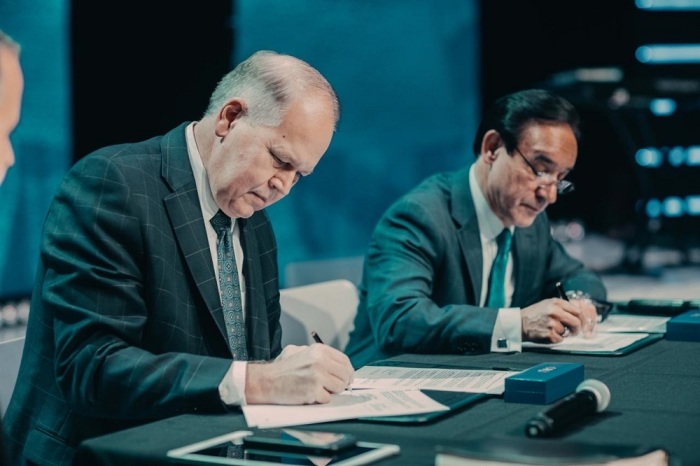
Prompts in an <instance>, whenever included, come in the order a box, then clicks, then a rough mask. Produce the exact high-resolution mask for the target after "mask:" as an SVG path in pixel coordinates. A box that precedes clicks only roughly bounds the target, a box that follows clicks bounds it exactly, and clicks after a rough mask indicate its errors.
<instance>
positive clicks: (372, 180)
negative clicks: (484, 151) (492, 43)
mask: <svg viewBox="0 0 700 466" xmlns="http://www.w3.org/2000/svg"><path fill="white" fill-rule="evenodd" d="M234 5H235V6H234V9H233V11H234V19H233V21H234V22H233V28H234V57H233V62H234V63H237V62H239V61H241V60H243V59H245V58H246V57H248V56H249V55H250V54H252V53H253V52H255V51H256V50H260V49H269V50H275V51H277V52H283V53H289V54H292V55H295V56H298V57H300V58H302V59H304V60H306V61H308V62H309V63H310V64H312V65H313V66H315V67H316V68H318V69H319V70H320V71H321V72H322V73H323V74H324V75H325V76H326V77H327V78H328V79H329V81H330V82H331V83H332V84H333V86H334V87H335V89H336V92H337V93H338V96H339V98H340V102H341V107H342V116H341V122H340V125H339V127H338V131H337V134H336V135H335V137H334V139H333V142H332V144H331V146H330V148H329V150H328V152H327V153H326V155H325V156H324V158H323V159H322V160H321V162H320V163H319V165H318V166H317V167H316V170H315V172H314V173H313V175H312V176H310V177H308V178H306V179H303V180H302V181H301V182H300V183H299V184H298V185H297V186H296V187H295V188H294V190H293V191H292V193H291V194H290V195H289V196H288V197H287V198H285V199H283V200H282V201H280V202H278V203H277V204H275V205H273V206H272V207H270V208H269V212H270V215H271V217H272V220H273V225H274V228H275V232H276V234H277V240H278V247H279V261H280V270H282V271H284V267H285V266H286V265H287V264H289V263H290V262H298V261H309V260H319V259H335V258H341V257H348V256H359V255H363V254H364V253H365V250H366V247H367V244H368V242H369V239H370V235H371V232H372V230H373V228H374V226H375V224H376V222H377V221H378V220H379V217H380V216H381V215H382V213H383V212H384V211H385V210H386V208H387V207H388V206H389V205H390V204H391V203H392V202H393V201H394V200H396V199H397V198H398V197H399V196H401V195H402V194H404V193H405V192H407V191H408V190H410V189H411V188H412V187H413V186H415V185H416V184H418V183H419V182H420V181H421V180H422V179H424V178H426V177H428V176H430V175H432V174H433V173H437V172H439V171H444V170H452V169H456V168H458V167H461V166H464V165H465V164H467V163H470V162H471V161H472V160H473V154H472V151H471V149H470V147H471V141H472V138H473V135H474V132H475V130H476V126H477V124H478V116H479V111H480V107H481V101H480V98H479V83H478V76H479V68H478V66H479V65H478V64H479V56H478V52H479V29H478V24H479V22H478V11H477V10H478V2H476V1H466V2H465V1H464V0H441V1H439V2H425V1H423V0H405V1H401V2H397V1H395V0H375V1H371V2H358V1H355V0H337V1H294V2H282V1H275V0H240V1H237V2H235V3H234ZM282 283H283V284H284V276H283V277H282Z"/></svg>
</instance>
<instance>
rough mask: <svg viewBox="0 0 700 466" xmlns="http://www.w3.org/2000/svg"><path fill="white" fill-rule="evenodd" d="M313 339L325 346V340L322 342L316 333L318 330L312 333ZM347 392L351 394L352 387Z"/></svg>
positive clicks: (348, 387)
mask: <svg viewBox="0 0 700 466" xmlns="http://www.w3.org/2000/svg"><path fill="white" fill-rule="evenodd" d="M311 337H312V338H313V339H314V341H315V342H316V343H320V344H322V345H325V343H324V342H323V340H321V337H320V336H318V333H316V330H312V331H311ZM346 390H347V391H349V392H350V393H352V387H351V386H350V385H348V386H347V388H346Z"/></svg>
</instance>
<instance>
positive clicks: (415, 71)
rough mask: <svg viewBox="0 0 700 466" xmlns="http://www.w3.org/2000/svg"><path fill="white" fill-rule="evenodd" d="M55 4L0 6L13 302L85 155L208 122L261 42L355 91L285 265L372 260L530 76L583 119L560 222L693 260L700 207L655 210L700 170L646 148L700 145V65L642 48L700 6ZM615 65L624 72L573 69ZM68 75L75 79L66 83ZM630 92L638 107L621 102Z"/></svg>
mask: <svg viewBox="0 0 700 466" xmlns="http://www.w3.org/2000/svg"><path fill="white" fill-rule="evenodd" d="M51 8H53V10H52V9H51ZM51 8H48V7H47V6H46V5H44V7H41V2H38V1H34V0H28V1H27V2H18V1H15V0H9V1H8V2H7V3H3V4H2V5H0V27H3V28H4V29H6V30H7V31H8V32H10V34H12V35H14V36H15V37H16V38H17V39H18V40H19V41H20V42H21V43H23V57H22V61H23V65H24V69H25V78H26V90H25V99H24V110H23V115H22V121H21V123H20V127H18V130H17V131H16V133H17V134H16V135H14V136H15V137H14V140H15V142H16V143H15V147H16V151H17V160H18V161H17V164H16V166H15V167H14V168H13V169H12V170H11V171H10V173H9V174H8V179H6V181H5V183H4V185H3V186H2V188H0V203H2V204H4V205H0V211H2V214H3V215H2V218H3V220H2V221H0V241H7V244H8V245H9V244H12V247H9V246H7V247H5V248H4V249H3V248H1V247H0V298H2V297H3V296H11V295H17V294H26V293H28V292H30V291H31V285H32V281H33V270H34V266H35V264H36V256H37V254H38V243H39V235H40V229H41V226H42V225H43V216H44V215H45V211H46V209H47V208H48V203H49V202H50V200H51V198H52V195H53V192H54V191H55V188H56V186H57V184H58V182H59V181H60V178H61V177H62V175H63V173H64V172H65V170H67V169H68V167H69V166H70V165H71V164H72V163H74V162H75V161H77V160H79V159H80V158H81V157H84V156H85V155H86V154H88V153H89V152H91V151H92V150H95V149H97V148H99V147H102V146H105V145H109V144H116V143H123V142H133V141H140V140H143V139H146V138H149V137H152V136H154V135H158V134H163V133H164V132H166V131H168V130H169V129H171V128H173V127H174V126H176V125H178V124H179V123H181V122H182V121H186V120H193V119H197V118H199V116H200V115H201V114H202V112H203V110H204V109H205V108H206V105H207V101H208V97H209V95H210V93H211V91H212V90H213V88H214V86H215V85H216V83H217V81H218V80H219V79H220V78H221V76H223V75H224V74H225V73H226V72H227V71H229V70H230V69H231V68H232V66H233V65H235V63H237V61H239V60H240V59H242V58H245V56H247V54H248V53H250V51H251V50H254V49H256V48H257V47H279V48H280V49H282V50H280V51H283V52H286V53H293V54H294V53H296V52H297V51H299V50H301V51H303V53H305V54H306V55H304V56H302V58H306V59H308V60H309V61H310V62H311V63H312V64H314V65H318V67H319V69H320V70H321V71H322V73H324V74H326V75H327V76H328V77H329V80H331V82H333V83H334V85H336V86H337V87H338V90H339V94H344V95H341V103H343V105H344V109H346V110H348V111H347V112H345V113H344V118H343V119H341V125H340V127H339V131H338V133H337V135H336V137H335V138H334V142H333V144H332V145H331V149H330V150H329V154H328V157H324V160H323V161H322V164H321V166H320V167H319V170H318V175H315V176H314V177H311V179H310V180H308V181H307V180H305V181H304V183H303V185H302V184H300V185H299V187H297V188H295V190H294V191H293V192H292V194H291V195H290V196H289V198H288V199H286V200H285V201H283V202H280V203H279V204H276V205H274V206H272V208H271V209H270V213H271V216H272V218H273V223H274V225H275V230H276V233H277V235H278V240H279V241H280V243H281V244H282V245H283V246H282V247H281V248H280V268H281V270H282V272H283V273H284V267H285V264H287V263H291V262H295V261H305V260H319V259H327V258H338V257H341V258H342V257H355V256H361V255H363V254H364V252H365V247H366V244H367V243H368V241H369V237H370V234H371V230H372V228H373V225H375V224H376V222H377V220H378V218H379V216H380V215H381V214H382V213H383V212H384V211H385V210H386V208H387V207H388V205H389V204H390V203H391V202H393V200H394V199H396V198H397V197H398V196H400V195H401V194H403V193H404V192H406V191H407V190H408V189H410V187H412V186H415V185H416V184H417V183H418V182H419V181H420V180H422V179H423V178H425V177H427V176H429V175H430V174H432V173H434V172H436V171H441V170H448V169H454V168H458V167H460V166H462V165H464V164H465V163H469V162H470V160H471V159H470V157H471V151H470V147H471V138H472V135H473V132H474V130H475V121H476V119H477V117H478V114H479V113H480V112H481V110H483V108H484V107H485V106H486V105H488V104H489V103H491V102H492V101H493V100H494V99H496V98H497V97H500V96H502V95H504V94H506V93H509V92H513V91H516V90H520V89H524V88H529V87H546V88H550V89H553V90H555V91H557V92H559V93H561V94H562V95H564V96H565V97H567V98H568V99H570V100H571V101H572V102H573V103H574V104H575V105H576V106H577V108H578V109H579V111H580V112H581V115H582V119H583V132H584V137H583V140H582V141H581V146H580V148H579V159H578V163H577V166H576V169H575V170H574V172H573V173H572V174H571V176H570V178H571V180H572V181H574V182H575V183H576V186H577V188H576V191H575V192H574V193H573V194H571V195H569V196H566V197H561V198H560V199H559V201H558V202H557V203H556V204H555V205H553V206H550V207H549V208H548V213H549V215H550V217H551V218H552V219H553V220H554V222H555V224H566V223H567V222H576V223H580V224H581V225H582V226H583V227H584V228H585V231H586V232H587V233H598V234H601V235H603V236H604V237H606V238H611V239H614V240H617V241H621V242H623V243H624V245H625V249H626V251H627V250H629V251H632V252H633V253H634V254H633V256H634V257H636V258H637V260H638V259H639V258H640V257H642V255H641V254H639V251H642V252H643V251H644V250H645V249H646V248H648V247H653V246H655V245H659V246H664V247H671V248H674V249H678V250H680V251H681V252H682V253H683V254H686V257H690V256H689V254H688V251H690V250H692V248H697V247H698V246H700V245H699V244H698V243H699V242H700V240H699V236H698V235H697V232H698V229H699V228H698V227H700V224H699V223H700V222H699V220H698V219H699V218H700V217H698V216H682V217H678V218H670V217H664V216H661V217H658V218H650V217H648V216H647V215H646V213H645V206H646V203H647V201H648V200H649V199H658V200H663V199H664V198H666V197H668V196H671V195H677V196H679V197H680V198H684V197H685V196H698V195H699V192H698V188H697V185H698V183H697V182H696V181H695V180H697V179H698V175H700V172H699V171H700V168H698V165H695V166H686V165H683V166H680V167H673V166H670V165H669V164H668V163H664V164H663V165H662V166H661V167H659V168H658V169H653V170H652V169H648V168H642V167H640V166H639V165H638V164H636V163H635V162H634V157H635V152H636V151H637V149H639V148H641V147H660V148H661V149H662V150H663V151H664V154H667V153H668V151H669V150H671V149H672V148H674V147H676V146H681V147H686V148H687V147H689V146H693V145H695V144H697V137H696V134H697V132H696V131H694V128H697V127H700V118H699V117H698V114H699V113H700V112H698V110H699V109H700V100H699V99H698V96H699V95H700V89H699V87H700V86H699V84H698V83H699V79H698V77H700V69H698V65H673V66H669V65H664V66H658V65H656V66H654V65H643V64H640V63H638V62H637V61H636V59H635V56H634V53H635V50H636V49H637V47H639V46H640V45H642V44H648V43H700V13H699V12H697V11H695V12H668V11H661V12H648V11H642V10H639V9H637V8H636V6H635V2H634V0H615V1H610V0H591V1H587V2H562V1H558V0H529V1H525V0H472V1H469V0H464V1H459V0H442V1H441V2H440V4H439V5H437V6H431V7H426V3H425V2H422V0H406V1H405V2H400V3H398V2H394V1H393V0H391V1H390V0H377V1H373V2H371V3H363V2H359V3H355V2H353V1H347V0H339V1H334V2H325V1H321V0H304V1H300V2H292V3H290V2H286V1H283V0H279V1H275V0H235V1H218V0H217V1H214V2H208V3H207V4H206V5H193V4H190V3H186V2H177V1H175V2H166V1H163V0H155V1H151V2H148V8H145V6H144V2H143V0H141V1H135V0H124V1H120V2H117V3H114V2H113V3H103V2H93V1H89V0H73V1H72V2H70V3H69V4H67V5H63V4H61V5H60V6H59V5H54V6H52V7H51ZM62 15H64V16H62ZM270 18H271V19H270ZM454 18H457V19H454ZM13 21H14V23H13ZM382 31H385V32H384V33H383V34H382ZM242 32H245V33H242ZM412 36H417V37H412ZM63 41H65V42H63ZM35 44H41V45H42V47H38V46H35ZM59 45H60V46H61V47H59ZM62 47H63V49H66V50H68V51H69V52H68V53H67V56H66V57H65V58H63V56H62V52H61V51H62ZM377 49H378V50H379V52H377ZM383 54H385V55H389V57H388V59H387V61H388V62H389V65H387V66H386V67H385V68H382V67H381V65H382V63H381V61H382V57H383ZM238 55H240V56H238ZM346 56H347V58H346ZM396 56H399V57H401V58H398V59H397V58H396ZM367 57H369V60H370V61H368V58H367ZM402 57H406V58H402ZM436 57H437V58H436ZM462 57H464V61H462ZM54 59H55V60H54ZM392 59H393V61H392ZM61 60H63V61H61ZM371 60H374V61H371ZM402 60H403V61H402ZM344 61H346V62H349V63H344ZM424 63H425V65H423V64H424ZM378 65H379V66H378ZM600 67H606V68H613V69H616V70H619V71H620V72H622V73H623V76H624V79H623V80H622V81H621V82H617V83H605V84H601V83H585V82H574V81H569V82H568V83H565V84H562V81H561V80H559V81H555V80H553V77H554V76H559V77H561V76H562V75H563V74H565V73H569V72H571V71H572V70H576V69H580V68H600ZM372 72H374V74H372ZM62 73H65V74H66V75H67V80H68V85H65V84H64V83H63V82H62V81H61V79H57V78H59V77H61V76H60V74H62ZM661 80H665V83H666V84H665V89H666V90H665V91H664V92H660V91H659V84H660V82H661ZM431 81H434V86H433V89H431ZM336 83H338V84H336ZM669 83H670V84H669ZM52 86H53V87H52ZM371 87H376V89H374V92H375V94H374V95H372V96H370V97H369V98H368V97H367V95H366V94H367V91H368V90H371V89H368V88H371ZM620 90H622V91H624V92H625V93H627V95H628V96H630V102H636V103H635V104H634V105H632V104H629V105H626V106H622V107H619V108H612V107H611V106H610V99H611V96H612V95H613V94H614V93H615V92H619V91H620ZM414 92H416V93H418V97H419V98H422V99H424V100H425V101H426V102H439V105H440V107H439V108H438V110H437V111H435V112H434V114H432V115H431V114H429V112H428V115H427V117H426V116H423V115H421V118H425V121H419V122H416V121H417V120H418V119H416V118H414V116H415V115H414V114H412V113H410V112H414V111H415V108H413V107H412V105H413V104H414V101H415V102H418V101H416V100H415V99H416V95H415V94H414ZM41 93H43V94H42V95H41V97H38V94H41ZM392 93H393V94H392ZM384 94H392V95H391V98H388V99H384V97H385V95H384ZM46 96H48V97H46ZM657 96H659V97H674V98H676V99H677V101H678V103H679V111H678V112H677V113H676V114H675V115H673V116H670V117H655V116H653V115H651V113H650V112H649V111H648V108H647V106H645V105H646V104H644V102H646V101H648V100H649V99H650V98H651V97H657ZM358 97H359V98H358ZM362 97H364V99H362ZM61 99H66V100H67V104H65V103H64V102H61V101H60V100H61ZM392 99H393V100H392ZM450 99H451V100H453V102H450ZM635 99H636V100H635ZM645 99H646V100H645ZM403 101H405V102H403ZM640 102H641V103H640ZM397 103H399V104H405V105H404V107H402V108H401V109H397V108H393V107H392V106H393V105H395V104H397ZM61 109H64V110H61ZM59 111H61V112H64V113H66V114H67V116H66V117H64V118H63V119H61V116H60V115H62V114H61V113H58V112H59ZM350 111H353V114H352V115H351V114H350ZM358 113H362V115H359V116H358ZM406 123H411V124H406ZM61 125H63V126H61ZM64 127H65V128H67V130H66V129H64ZM69 133H70V136H69V135H68V134H69ZM51 138H53V139H51ZM64 138H69V139H70V141H69V143H68V144H64V143H63V142H62V141H63V140H64ZM44 139H46V140H44ZM54 140H58V141H59V142H58V143H56V142H54ZM356 140H357V141H358V142H356ZM343 144H344V145H343ZM61 151H64V152H66V153H68V155H67V157H66V159H67V160H65V161H64V160H63V159H60V157H59V156H62V154H61ZM326 159H327V160H328V161H326ZM59 160H60V161H59ZM339 188H342V189H339ZM699 199H700V198H699ZM699 202H700V201H699ZM8 206H15V207H14V208H13V209H9V208H8ZM6 210H9V211H10V212H9V213H8V212H6ZM3 229H4V230H7V231H4V230H3ZM635 251H636V253H635ZM628 260H632V261H634V260H635V259H634V258H632V259H629V257H624V258H623V262H624V261H628ZM623 265H625V267H627V269H628V270H629V269H632V270H633V269H634V268H635V267H637V268H638V267H639V264H623ZM282 278H283V277H282ZM283 283H284V280H283Z"/></svg>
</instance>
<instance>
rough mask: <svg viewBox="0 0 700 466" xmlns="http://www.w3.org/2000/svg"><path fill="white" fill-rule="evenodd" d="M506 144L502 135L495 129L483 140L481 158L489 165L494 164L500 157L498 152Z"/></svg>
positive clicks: (488, 132)
mask: <svg viewBox="0 0 700 466" xmlns="http://www.w3.org/2000/svg"><path fill="white" fill-rule="evenodd" d="M504 145H505V144H504V142H503V139H502V138H501V135H500V134H499V133H498V131H496V130H495V129H490V130H488V131H487V132H486V134H484V137H483V139H482V140H481V157H482V158H483V159H484V162H486V163H487V164H489V165H490V164H492V163H493V162H495V161H496V158H497V157H498V154H497V151H498V149H500V148H501V147H503V146H504Z"/></svg>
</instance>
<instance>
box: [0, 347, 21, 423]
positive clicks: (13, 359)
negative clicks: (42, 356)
mask: <svg viewBox="0 0 700 466" xmlns="http://www.w3.org/2000/svg"><path fill="white" fill-rule="evenodd" d="M23 349H24V337H19V338H15V339H12V340H6V341H2V342H0V412H1V413H3V414H4V413H6V412H7V405H8V404H10V397H11V396H12V391H13V390H14V389H15V383H16V382H17V374H18V373H19V363H20V362H21V360H22V350H23Z"/></svg>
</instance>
